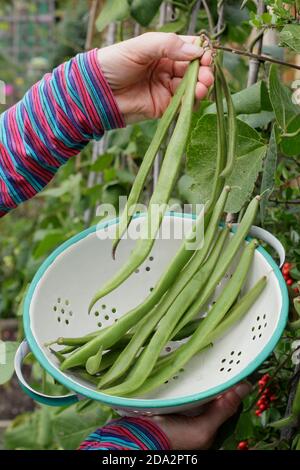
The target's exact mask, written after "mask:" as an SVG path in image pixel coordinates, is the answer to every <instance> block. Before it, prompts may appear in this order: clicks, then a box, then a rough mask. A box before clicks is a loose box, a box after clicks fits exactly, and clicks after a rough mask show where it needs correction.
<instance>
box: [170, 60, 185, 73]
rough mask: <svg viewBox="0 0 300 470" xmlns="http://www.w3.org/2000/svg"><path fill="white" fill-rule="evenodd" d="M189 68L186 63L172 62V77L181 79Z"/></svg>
mask: <svg viewBox="0 0 300 470" xmlns="http://www.w3.org/2000/svg"><path fill="white" fill-rule="evenodd" d="M188 66H189V62H188V61H180V60H179V61H174V62H173V76H174V77H183V76H184V74H185V72H186V70H187V68H188Z"/></svg>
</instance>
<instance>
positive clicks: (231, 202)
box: [179, 114, 266, 212]
mask: <svg viewBox="0 0 300 470" xmlns="http://www.w3.org/2000/svg"><path fill="white" fill-rule="evenodd" d="M237 125H238V141H237V159H236V165H235V168H234V170H233V172H232V174H231V175H230V176H229V177H228V179H227V180H226V184H229V185H231V186H234V188H233V189H232V190H231V192H230V194H229V197H228V202H227V205H226V211H228V212H238V211H239V210H240V209H241V208H242V206H243V205H244V204H245V202H246V201H247V200H248V199H249V198H250V196H251V194H252V191H253V188H254V184H255V181H256V179H257V176H258V174H259V172H260V171H261V168H262V160H263V157H264V155H265V152H266V146H265V144H264V142H263V141H262V140H261V138H260V136H259V134H258V133H257V132H256V131H255V130H254V129H252V128H251V127H250V126H248V125H247V124H245V123H244V122H242V121H240V120H239V119H238V120H237ZM216 126H217V119H216V115H215V114H208V115H205V116H203V117H202V118H201V119H200V120H199V121H198V124H197V126H196V127H195V129H194V130H193V132H192V135H191V140H190V143H189V146H188V149H187V174H188V176H189V177H190V180H189V183H190V188H189V189H187V188H183V183H184V184H185V185H186V186H187V184H188V180H185V181H183V182H182V181H181V189H180V188H179V190H180V191H181V192H182V190H183V191H184V193H185V194H186V195H187V196H188V193H190V194H192V193H194V194H193V196H188V197H187V198H186V199H187V201H188V202H190V203H195V202H198V203H204V202H206V201H207V200H209V198H210V193H211V184H210V183H211V181H212V178H213V176H214V173H215V162H216V160H215V158H216V154H217V127H216ZM195 194H196V195H195Z"/></svg>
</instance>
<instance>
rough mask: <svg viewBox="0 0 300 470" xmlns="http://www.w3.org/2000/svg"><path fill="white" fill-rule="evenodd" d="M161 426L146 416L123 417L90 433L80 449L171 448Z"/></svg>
mask: <svg viewBox="0 0 300 470" xmlns="http://www.w3.org/2000/svg"><path fill="white" fill-rule="evenodd" d="M170 449H171V447H170V443H169V441H168V439H167V437H166V435H165V434H164V433H163V432H162V430H161V429H160V427H159V426H158V425H157V424H156V423H154V422H153V421H151V420H149V419H145V418H130V417H127V418H121V419H118V420H114V421H111V422H110V423H108V424H107V425H106V426H103V427H102V428H99V429H97V430H96V431H95V432H93V433H92V434H90V435H89V436H88V437H87V438H86V440H85V441H84V442H82V444H81V445H80V447H79V450H170Z"/></svg>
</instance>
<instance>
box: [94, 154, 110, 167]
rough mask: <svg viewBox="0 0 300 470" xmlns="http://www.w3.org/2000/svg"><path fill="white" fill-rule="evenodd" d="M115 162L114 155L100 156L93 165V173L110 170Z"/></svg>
mask: <svg viewBox="0 0 300 470" xmlns="http://www.w3.org/2000/svg"><path fill="white" fill-rule="evenodd" d="M113 160H114V155H112V154H111V153H105V154H103V155H100V156H99V157H98V158H97V160H96V161H95V162H94V163H93V164H92V165H91V171H103V170H104V169H105V168H108V167H109V166H110V165H111V164H112V162H113Z"/></svg>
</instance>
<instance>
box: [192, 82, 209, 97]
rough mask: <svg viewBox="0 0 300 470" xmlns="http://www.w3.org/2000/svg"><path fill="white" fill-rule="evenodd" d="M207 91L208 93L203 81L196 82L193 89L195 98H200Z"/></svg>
mask: <svg viewBox="0 0 300 470" xmlns="http://www.w3.org/2000/svg"><path fill="white" fill-rule="evenodd" d="M207 93H208V88H207V87H206V86H205V85H204V84H203V83H200V82H198V83H197V85H196V91H195V95H196V99H197V100H202V99H203V98H205V96H206V95H207Z"/></svg>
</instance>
